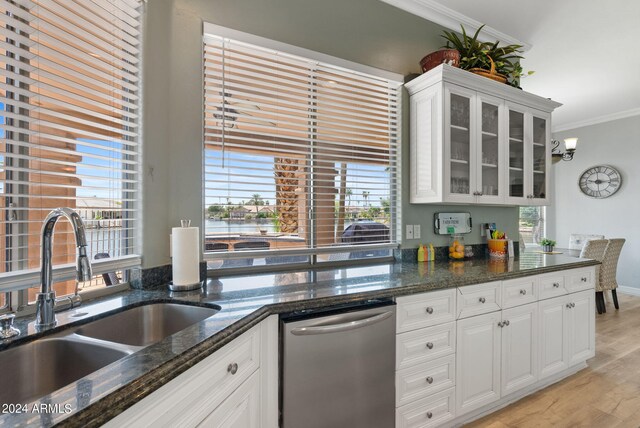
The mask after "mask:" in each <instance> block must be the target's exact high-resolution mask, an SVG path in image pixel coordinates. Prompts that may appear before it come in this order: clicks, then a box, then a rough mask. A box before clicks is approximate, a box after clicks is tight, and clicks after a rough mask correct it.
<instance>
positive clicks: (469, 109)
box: [443, 84, 477, 203]
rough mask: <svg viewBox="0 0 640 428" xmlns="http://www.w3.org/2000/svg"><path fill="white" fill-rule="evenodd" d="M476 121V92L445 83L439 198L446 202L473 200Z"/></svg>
mask: <svg viewBox="0 0 640 428" xmlns="http://www.w3.org/2000/svg"><path fill="white" fill-rule="evenodd" d="M476 120H477V118H476V92H475V91H471V90H469V89H466V88H463V87H460V86H457V85H451V84H445V86H444V123H445V126H444V141H445V144H444V159H445V164H444V195H443V197H444V200H445V201H447V202H452V203H455V202H457V203H473V202H475V197H476V193H477V192H476V191H475V186H476V169H477V165H476ZM447 142H448V144H447Z"/></svg>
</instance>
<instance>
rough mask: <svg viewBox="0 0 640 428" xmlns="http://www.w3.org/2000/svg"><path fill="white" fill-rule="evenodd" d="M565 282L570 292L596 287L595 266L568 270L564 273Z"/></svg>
mask: <svg viewBox="0 0 640 428" xmlns="http://www.w3.org/2000/svg"><path fill="white" fill-rule="evenodd" d="M564 283H565V287H566V288H567V291H568V292H569V293H573V292H576V291H582V290H588V289H590V288H594V287H595V268H587V269H571V270H568V271H566V272H565V275H564Z"/></svg>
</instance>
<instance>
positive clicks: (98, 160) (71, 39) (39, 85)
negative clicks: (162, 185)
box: [0, 0, 142, 289]
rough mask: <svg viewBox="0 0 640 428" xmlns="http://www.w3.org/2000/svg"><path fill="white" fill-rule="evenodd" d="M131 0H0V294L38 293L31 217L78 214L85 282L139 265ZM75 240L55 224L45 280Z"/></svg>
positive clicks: (64, 262) (71, 253)
mask: <svg viewBox="0 0 640 428" xmlns="http://www.w3.org/2000/svg"><path fill="white" fill-rule="evenodd" d="M141 8H142V4H141V1H140V0H91V1H89V0H82V1H80V0H55V1H53V0H13V1H7V0H2V2H1V3H0V9H1V12H2V14H1V15H0V25H1V28H0V31H1V32H2V35H1V37H0V62H1V63H2V64H1V67H0V76H1V78H0V121H1V131H0V137H1V140H0V213H1V217H0V289H10V288H14V289H15V288H19V287H23V286H25V285H33V284H37V283H38V281H39V277H38V272H37V268H38V267H39V265H40V230H41V226H42V220H43V219H44V217H45V216H46V215H47V214H48V212H49V211H50V210H51V209H53V208H56V207H59V206H64V207H70V208H72V209H75V210H76V211H78V213H79V214H80V216H81V217H82V218H83V220H84V222H85V225H86V227H87V240H88V244H89V251H90V256H91V258H92V259H93V260H92V261H93V262H94V271H95V273H101V272H105V271H113V270H114V269H118V268H124V267H130V266H131V265H135V264H137V263H139V257H138V256H136V255H135V254H136V249H137V242H136V238H137V229H138V225H139V222H140V219H139V216H138V214H137V213H138V208H139V207H138V201H139V191H140V189H139V186H138V185H139V168H138V163H139V149H140V148H139V145H140V142H139V140H138V136H139V107H140V85H139V83H140V82H139V79H140V50H141V46H140V31H141V28H140V27H141V14H142V9H141ZM75 253H76V247H75V241H74V237H73V233H72V231H71V228H70V227H69V225H68V222H66V221H65V220H61V221H59V222H58V225H57V226H56V232H55V236H54V250H53V254H54V272H55V275H56V276H57V278H58V279H65V278H67V277H68V276H69V272H68V271H70V270H72V267H70V265H68V264H69V263H73V262H74V260H75Z"/></svg>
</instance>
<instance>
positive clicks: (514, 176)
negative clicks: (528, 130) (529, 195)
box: [507, 109, 525, 198]
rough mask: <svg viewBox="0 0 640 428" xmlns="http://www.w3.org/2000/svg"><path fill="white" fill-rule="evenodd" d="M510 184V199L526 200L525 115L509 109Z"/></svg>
mask: <svg viewBox="0 0 640 428" xmlns="http://www.w3.org/2000/svg"><path fill="white" fill-rule="evenodd" d="M508 119H509V144H508V152H509V162H508V167H509V174H508V177H509V182H508V193H507V195H508V196H509V197H510V198H525V188H524V181H525V180H524V178H525V177H524V166H525V164H524V158H525V145H524V113H523V112H520V111H517V110H513V109H509V115H508Z"/></svg>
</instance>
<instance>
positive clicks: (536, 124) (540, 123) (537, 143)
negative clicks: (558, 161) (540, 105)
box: [531, 114, 549, 199]
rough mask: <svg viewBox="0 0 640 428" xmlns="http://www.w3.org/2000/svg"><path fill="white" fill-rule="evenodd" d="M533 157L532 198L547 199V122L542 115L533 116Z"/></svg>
mask: <svg viewBox="0 0 640 428" xmlns="http://www.w3.org/2000/svg"><path fill="white" fill-rule="evenodd" d="M532 127H533V140H532V144H533V156H532V158H531V162H532V164H531V171H532V174H533V177H532V185H533V188H532V189H531V190H532V193H531V194H532V198H533V199H546V198H547V193H548V189H547V174H548V171H547V150H548V147H547V145H548V144H549V142H548V141H547V130H548V129H547V127H548V121H547V118H546V117H544V115H536V114H534V115H533V124H532Z"/></svg>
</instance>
